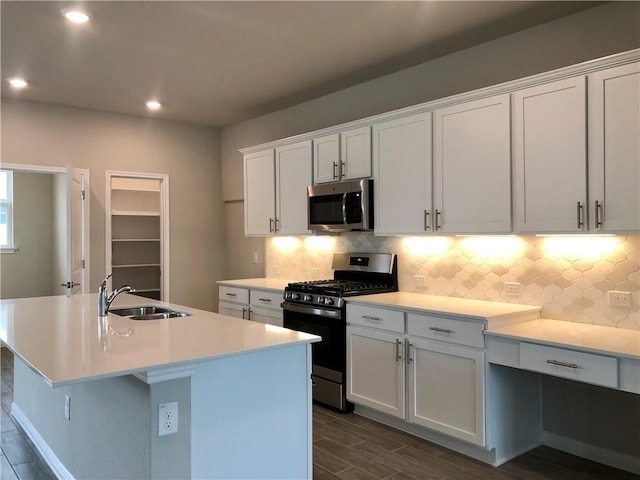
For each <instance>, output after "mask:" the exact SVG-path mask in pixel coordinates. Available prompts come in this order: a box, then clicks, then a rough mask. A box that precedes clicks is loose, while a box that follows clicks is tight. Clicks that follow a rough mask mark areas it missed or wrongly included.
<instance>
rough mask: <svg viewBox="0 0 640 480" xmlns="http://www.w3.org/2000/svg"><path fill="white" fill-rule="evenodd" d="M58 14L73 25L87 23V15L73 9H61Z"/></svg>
mask: <svg viewBox="0 0 640 480" xmlns="http://www.w3.org/2000/svg"><path fill="white" fill-rule="evenodd" d="M60 13H61V14H62V15H63V16H64V18H66V19H67V20H69V21H70V22H73V23H86V22H88V21H89V15H88V14H87V13H85V12H83V11H82V10H77V9H74V8H63V9H62V10H60Z"/></svg>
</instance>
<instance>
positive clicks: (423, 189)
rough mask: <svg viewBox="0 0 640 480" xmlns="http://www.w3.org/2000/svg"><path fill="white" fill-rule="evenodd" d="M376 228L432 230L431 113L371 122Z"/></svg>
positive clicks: (387, 230) (385, 231)
mask: <svg viewBox="0 0 640 480" xmlns="http://www.w3.org/2000/svg"><path fill="white" fill-rule="evenodd" d="M373 177H374V179H375V182H374V197H375V200H374V208H375V210H374V218H375V232H376V234H379V235H384V234H390V235H395V234H404V233H424V232H431V221H430V218H429V213H430V212H431V113H430V112H428V113H421V114H418V115H412V116H407V117H403V118H399V119H395V120H389V121H386V122H382V123H379V124H376V125H374V126H373Z"/></svg>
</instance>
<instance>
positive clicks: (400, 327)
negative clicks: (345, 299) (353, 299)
mask: <svg viewBox="0 0 640 480" xmlns="http://www.w3.org/2000/svg"><path fill="white" fill-rule="evenodd" d="M347 323H351V324H354V325H363V326H366V327H375V328H380V329H382V330H389V331H390V332H397V333H404V312H399V311H397V310H386V309H384V308H375V307H367V306H363V305H349V304H347Z"/></svg>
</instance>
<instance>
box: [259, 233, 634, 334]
mask: <svg viewBox="0 0 640 480" xmlns="http://www.w3.org/2000/svg"><path fill="white" fill-rule="evenodd" d="M341 251H347V252H379V253H395V254H397V255H398V281H399V289H400V290H401V291H407V292H419V293H428V294H431V295H445V296H452V297H464V298H475V299H480V300H494V301H501V302H511V303H522V304H528V305H540V306H542V316H543V317H545V318H554V319H557V320H566V321H574V322H583V323H592V324H597V325H607V326H614V327H620V328H631V329H636V330H640V306H639V302H640V236H638V235H629V236H624V235H618V236H549V237H533V236H523V237H514V236H503V237H433V236H432V237H427V236H424V237H376V236H374V235H373V234H371V233H347V234H341V235H339V236H317V237H274V238H268V239H267V240H266V270H267V272H266V273H267V276H269V277H277V278H287V279H293V280H310V279H319V278H330V277H332V276H333V271H332V270H331V259H332V256H333V252H341ZM416 277H418V278H416ZM419 277H424V284H425V286H424V287H420V286H417V285H419V284H420V281H421V280H422V279H421V278H419ZM505 282H517V283H519V284H520V285H521V286H520V287H518V286H517V285H516V286H514V288H515V289H516V290H518V289H520V290H521V293H519V296H515V297H514V296H508V294H507V292H506V291H505V285H504V284H505ZM612 290H613V291H625V292H631V300H632V305H631V306H630V307H610V306H609V304H608V299H607V297H608V296H607V292H608V291H612ZM516 295H518V294H517V293H516Z"/></svg>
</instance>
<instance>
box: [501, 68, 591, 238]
mask: <svg viewBox="0 0 640 480" xmlns="http://www.w3.org/2000/svg"><path fill="white" fill-rule="evenodd" d="M585 94H586V89H585V77H575V78H569V79H567V80H560V81H557V82H551V83H548V84H545V85H540V86H537V87H532V88H528V89H525V90H521V91H519V92H516V93H515V94H514V97H513V98H514V114H515V119H514V143H515V170H516V175H515V176H516V185H515V189H516V194H515V199H516V225H517V230H518V231H519V232H532V233H536V232H567V233H572V232H573V233H575V232H580V231H583V230H584V229H585V227H586V212H585V210H586V208H587V205H586V199H587V176H586V174H587V162H586V160H587V159H586V140H587V139H586V97H585Z"/></svg>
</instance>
